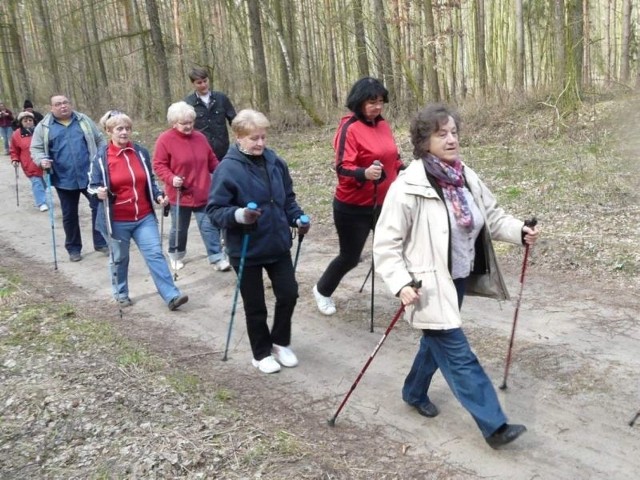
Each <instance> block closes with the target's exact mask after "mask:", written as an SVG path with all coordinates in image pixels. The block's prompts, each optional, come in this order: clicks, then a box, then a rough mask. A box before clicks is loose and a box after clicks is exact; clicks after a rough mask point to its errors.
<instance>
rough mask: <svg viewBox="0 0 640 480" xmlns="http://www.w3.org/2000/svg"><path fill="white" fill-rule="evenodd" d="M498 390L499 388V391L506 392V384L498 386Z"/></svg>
mask: <svg viewBox="0 0 640 480" xmlns="http://www.w3.org/2000/svg"><path fill="white" fill-rule="evenodd" d="M498 388H499V389H500V390H506V389H507V384H506V383H503V384H502V385H500V386H499V387H498Z"/></svg>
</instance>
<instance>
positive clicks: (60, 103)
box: [53, 100, 71, 107]
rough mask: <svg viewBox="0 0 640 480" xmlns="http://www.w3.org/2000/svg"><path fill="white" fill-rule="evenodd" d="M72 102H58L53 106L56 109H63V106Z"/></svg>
mask: <svg viewBox="0 0 640 480" xmlns="http://www.w3.org/2000/svg"><path fill="white" fill-rule="evenodd" d="M70 104H71V102H70V101H69V100H63V101H62V102H56V103H54V104H53V106H54V107H61V106H63V105H70Z"/></svg>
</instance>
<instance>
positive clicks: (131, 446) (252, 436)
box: [0, 100, 640, 480]
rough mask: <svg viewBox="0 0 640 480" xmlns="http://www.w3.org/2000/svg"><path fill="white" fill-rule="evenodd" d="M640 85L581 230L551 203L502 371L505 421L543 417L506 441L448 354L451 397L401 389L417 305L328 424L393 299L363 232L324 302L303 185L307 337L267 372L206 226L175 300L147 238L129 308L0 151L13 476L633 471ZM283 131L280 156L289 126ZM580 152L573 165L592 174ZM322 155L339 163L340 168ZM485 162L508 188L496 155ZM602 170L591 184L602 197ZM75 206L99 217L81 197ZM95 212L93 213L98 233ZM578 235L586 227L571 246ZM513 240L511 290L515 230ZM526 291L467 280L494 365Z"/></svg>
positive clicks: (512, 270)
mask: <svg viewBox="0 0 640 480" xmlns="http://www.w3.org/2000/svg"><path fill="white" fill-rule="evenodd" d="M637 104H638V103H637V100H634V102H628V101H626V102H621V105H622V106H616V108H615V110H614V112H619V113H613V114H611V113H610V114H609V115H608V116H607V119H608V120H607V122H608V123H607V124H606V128H608V129H609V128H610V129H614V130H622V128H620V129H617V128H616V127H621V126H622V125H621V124H622V121H623V120H624V121H625V122H626V123H625V125H626V129H625V132H624V137H622V136H620V137H617V138H619V140H618V141H613V142H608V143H607V145H614V148H616V154H615V155H613V156H607V158H608V159H609V160H607V164H606V171H607V172H611V171H612V170H613V171H614V172H615V174H616V178H617V179H618V180H616V182H617V183H616V185H617V187H619V189H620V191H619V192H618V194H617V195H615V196H612V197H607V201H606V202H603V203H599V202H595V203H594V205H593V206H591V205H590V204H589V203H588V202H586V203H584V204H583V203H582V201H581V199H580V198H578V197H577V196H576V198H575V199H574V200H575V201H574V204H572V205H569V207H570V209H572V216H571V218H575V219H576V221H578V222H579V223H580V224H582V225H583V227H584V230H583V231H578V232H576V231H573V232H569V227H568V226H567V225H573V224H571V223H570V220H571V219H570V218H569V215H566V214H565V212H564V210H562V208H563V207H564V205H557V206H555V207H553V208H550V209H549V211H545V215H544V218H543V220H544V221H543V222H541V224H542V225H543V228H546V230H545V234H546V238H545V239H544V241H541V242H540V245H538V246H536V248H534V249H533V251H532V258H531V265H530V266H529V268H528V270H527V277H526V284H525V288H524V294H523V298H522V303H521V306H520V315H519V319H518V330H517V334H516V341H515V347H514V357H513V363H512V366H511V370H510V373H509V381H508V385H509V387H508V389H507V390H505V391H502V390H498V395H499V398H500V400H501V403H502V405H503V407H504V409H505V412H506V413H507V415H508V417H509V419H510V421H512V422H515V423H524V424H525V425H526V426H527V428H528V431H527V432H526V433H525V434H524V435H523V436H522V437H521V438H520V439H518V440H517V441H516V442H514V443H513V444H511V445H509V446H507V447H505V448H503V449H501V450H497V451H496V450H492V449H491V448H489V447H488V445H487V444H486V443H485V442H484V440H483V438H482V436H481V434H480V432H479V430H478V429H477V427H476V426H475V424H474V422H473V420H472V419H471V418H470V417H469V415H468V414H467V413H466V412H465V411H464V410H463V409H462V407H461V406H460V404H459V403H458V402H457V401H456V400H455V398H454V397H453V395H452V394H451V391H450V390H449V388H448V386H447V385H446V384H445V382H444V380H443V379H442V377H441V376H439V375H437V376H436V378H435V379H434V384H433V386H432V389H431V391H430V396H431V399H432V400H433V401H434V403H436V404H437V405H438V406H439V408H440V410H441V413H440V415H439V416H438V417H436V418H434V419H427V418H424V417H421V416H419V415H418V414H417V413H416V412H415V411H414V410H413V409H411V408H410V407H408V406H406V405H405V404H404V403H403V402H402V399H401V397H400V389H401V387H402V382H403V380H404V376H405V375H406V372H407V371H408V369H409V366H410V364H411V361H412V359H413V356H414V354H415V350H416V347H417V341H418V334H417V333H416V332H415V331H413V330H412V329H411V328H410V327H409V326H408V325H407V324H406V323H404V322H403V321H400V322H398V324H397V326H396V328H395V329H394V330H393V331H392V332H391V334H390V335H389V336H388V338H387V339H386V342H385V344H384V345H383V346H382V348H381V349H380V350H379V351H378V353H377V356H376V357H375V360H374V361H373V362H372V363H371V366H370V367H369V369H368V371H367V373H366V374H365V375H364V376H363V377H362V380H361V381H360V383H359V385H358V386H357V388H356V389H355V390H354V391H353V393H352V395H351V398H350V400H349V403H347V404H346V406H345V408H344V410H342V412H341V413H340V416H339V417H338V418H337V421H336V425H335V427H334V428H331V427H329V426H328V425H327V419H328V418H330V417H332V416H333V414H334V413H335V411H336V409H337V407H338V405H339V404H340V402H341V401H342V399H343V398H344V396H345V394H346V393H347V392H348V391H349V388H350V386H351V385H352V383H353V382H354V380H355V379H356V377H357V376H358V373H359V372H360V371H361V368H362V367H363V365H364V364H365V362H366V361H367V359H368V358H369V356H370V354H371V353H372V351H373V349H374V348H375V346H376V344H377V343H378V341H379V340H380V337H381V335H382V334H383V333H384V331H385V329H386V327H387V325H388V324H389V322H390V321H391V319H392V317H393V314H394V313H395V311H396V310H397V308H398V306H399V305H398V303H397V300H396V299H395V298H394V297H392V296H391V295H390V294H389V293H388V292H387V291H386V288H385V286H384V285H383V283H382V281H381V280H379V281H377V282H376V284H375V299H376V310H375V312H376V315H375V332H374V333H370V332H369V305H370V304H369V302H370V288H371V283H368V284H367V285H366V286H365V288H364V291H363V293H358V289H359V288H360V286H361V285H362V282H363V280H364V278H365V276H366V274H367V271H368V268H369V261H368V260H367V259H368V258H370V257H369V256H370V247H367V250H366V251H365V252H364V254H363V258H364V259H365V261H363V262H362V263H361V264H360V265H359V266H358V267H357V268H356V269H355V270H354V271H352V272H351V273H349V274H348V275H347V277H346V278H345V280H344V282H343V283H342V284H341V286H340V288H339V289H338V290H337V291H336V294H335V299H336V303H337V308H338V313H337V314H336V315H335V316H333V317H324V316H322V315H321V314H320V313H319V312H318V311H317V309H316V307H315V303H314V301H313V297H312V294H311V288H312V287H313V285H314V283H315V281H316V280H317V278H318V276H319V275H320V273H321V271H322V270H323V268H324V267H325V266H326V264H327V263H328V261H329V260H330V259H331V258H332V257H333V255H334V254H335V248H336V245H337V239H336V236H335V232H334V230H333V227H332V225H331V222H330V219H329V217H328V215H327V213H326V212H327V211H328V210H327V209H326V205H325V209H324V210H323V212H324V213H323V214H318V215H315V214H314V211H313V209H310V208H309V207H308V205H309V204H313V202H312V201H311V198H310V197H308V196H307V197H306V198H304V199H303V200H306V202H301V203H302V204H303V206H304V207H305V208H306V209H307V211H308V212H309V213H311V215H312V218H314V220H315V222H314V225H313V227H312V230H311V232H310V234H309V235H308V236H307V237H306V238H305V240H304V242H303V243H302V246H301V255H300V263H299V270H298V281H299V284H300V299H299V303H298V306H297V308H296V312H295V315H294V330H293V342H292V346H293V348H294V350H295V351H296V353H297V354H298V357H299V360H300V365H299V366H298V367H297V368H293V369H283V371H281V372H280V373H278V374H275V375H264V374H260V373H258V372H257V371H256V370H255V369H254V368H253V367H252V366H251V363H250V361H251V353H250V348H249V344H248V339H247V335H246V330H245V326H244V311H243V308H242V303H241V302H240V303H239V305H238V311H237V312H236V318H235V323H234V327H233V334H232V339H231V344H230V350H229V359H228V361H226V362H223V361H222V360H221V358H222V353H223V349H224V345H225V340H226V335H227V329H228V323H229V317H230V311H231V300H232V298H233V292H234V289H235V275H234V274H233V273H220V272H214V271H213V270H212V269H211V268H210V267H209V266H208V264H207V260H206V255H205V253H204V249H203V247H202V245H201V242H200V241H199V235H198V232H197V230H196V229H195V226H192V228H191V230H190V242H189V253H188V257H187V261H186V265H185V268H184V269H183V270H180V271H179V277H178V280H177V283H178V285H179V287H180V288H181V289H182V290H183V291H184V292H185V293H187V294H189V297H190V301H189V303H187V304H186V305H185V306H184V307H182V308H181V309H180V310H179V311H176V312H169V311H168V310H167V308H166V306H165V305H164V304H163V303H162V301H161V299H160V297H159V296H158V295H157V294H156V292H155V288H154V286H153V284H152V282H151V280H150V278H149V276H148V274H147V271H146V268H145V266H144V264H143V262H142V260H141V258H140V256H139V254H138V253H137V252H136V251H135V249H133V251H132V262H131V266H130V284H131V289H132V292H131V293H132V299H133V301H134V306H133V307H130V308H127V309H125V310H124V312H123V315H122V317H120V315H119V311H118V308H117V306H116V305H115V304H113V303H111V302H110V301H109V297H110V280H109V275H108V273H107V258H106V256H104V255H103V254H100V253H97V252H93V251H92V249H91V248H86V249H85V252H84V254H85V256H84V259H83V260H82V261H81V262H79V263H70V262H69V261H68V258H67V255H66V254H65V252H64V248H63V247H62V245H63V239H64V237H63V234H62V228H61V218H60V211H59V208H56V211H55V216H56V229H55V236H56V241H57V245H58V249H57V254H58V269H57V270H54V268H53V262H52V248H51V242H50V240H51V227H50V223H49V216H48V215H47V213H41V212H38V211H37V210H36V209H35V208H34V207H32V205H31V193H30V190H29V183H28V181H27V180H26V179H25V178H24V177H23V176H20V180H19V189H20V190H19V196H20V206H19V207H16V204H15V183H14V178H15V177H14V171H13V169H12V167H11V166H10V164H9V162H8V161H7V160H8V158H7V157H0V192H1V193H2V195H3V197H2V198H3V199H4V202H3V204H4V205H5V206H4V207H3V208H2V209H1V211H0V259H1V262H0V386H1V388H0V478H11V479H33V478H65V479H68V478H78V479H80V478H82V479H111V478H114V479H115V478H118V479H119V478H158V479H160V478H162V479H169V478H194V479H195V478H207V479H209V478H217V479H245V478H246V479H248V478H265V479H303V478H307V479H417V478H425V479H474V478H497V479H523V480H524V479H534V478H538V479H550V478H554V479H575V478H580V479H601V478H609V479H616V480H618V479H621V480H625V479H635V478H637V473H638V471H640V457H639V456H638V455H637V452H638V451H640V425H636V426H635V427H630V426H629V425H628V422H629V420H630V419H631V417H632V416H633V415H634V414H635V413H636V412H637V411H638V409H640V356H639V355H638V348H639V345H640V322H639V321H638V315H639V312H640V297H639V295H638V275H637V273H638V265H639V264H640V262H639V258H638V256H637V253H636V256H635V257H633V252H634V251H635V252H637V249H638V242H637V238H638V236H637V235H638V224H639V222H638V220H639V219H638V198H637V186H638V178H639V174H640V162H639V160H638V154H639V153H640V137H639V136H638V132H637V131H630V128H633V129H636V126H637V125H639V124H640V114H639V113H638V112H640V109H638V108H637ZM603 128H604V127H603ZM273 136H274V137H275V136H276V135H275V134H273ZM320 137H321V138H322V139H323V141H324V142H328V141H329V136H328V135H324V137H323V136H322V135H320ZM540 144H542V141H541V142H540ZM545 148H546V149H548V148H549V147H548V145H547V147H545ZM276 150H277V151H279V152H280V153H281V154H283V156H284V157H285V158H287V155H285V154H284V152H283V147H280V148H276ZM558 155H562V152H560V153H559V154H558ZM292 156H293V154H292ZM611 158H613V159H611ZM616 159H617V160H616ZM323 161H324V162H325V163H328V162H330V158H325V160H323ZM611 162H613V163H611ZM601 168H602V169H603V172H602V173H603V175H604V173H605V172H604V168H605V165H602V166H601ZM294 169H295V162H292V170H294ZM476 170H480V172H481V173H482V172H483V170H482V169H478V168H477V167H476ZM294 173H295V172H294ZM583 173H584V172H577V173H576V174H575V175H576V177H577V178H578V180H576V181H577V182H579V181H581V180H583V179H584V178H585V176H584V174H583ZM326 175H327V178H328V179H327V180H326V183H328V184H330V183H331V179H330V178H329V176H330V175H331V174H330V173H329V172H328V169H327V173H326ZM485 177H487V178H488V180H487V181H488V183H489V184H490V186H491V187H492V188H495V189H496V190H497V191H499V192H502V190H501V180H500V179H501V178H502V177H501V176H500V175H498V174H495V173H494V172H493V171H490V174H489V173H487V175H485ZM323 181H324V180H323ZM553 182H554V183H558V182H560V180H559V179H558V178H556V177H554V178H553ZM606 185H607V190H608V194H611V189H610V188H608V186H609V183H607V184H606ZM600 186H601V185H600V184H595V185H589V184H585V185H582V186H581V187H584V188H585V190H586V191H585V192H584V195H585V196H589V195H592V196H593V197H594V198H599V197H598V195H600V194H599V193H598V192H597V191H596V190H594V189H598V188H599V187H600ZM541 188H542V187H541ZM536 194H537V195H539V200H538V203H537V204H536V200H535V197H534V200H529V201H527V202H525V203H528V205H521V204H519V205H515V204H510V207H513V208H510V210H512V209H513V210H515V211H517V212H518V213H520V214H522V215H525V214H527V213H528V212H529V211H530V210H531V209H535V210H538V209H542V208H546V204H547V202H546V200H545V199H546V198H548V195H554V194H555V193H554V191H553V186H549V185H547V187H545V189H542V190H541V191H539V192H537V193H536ZM306 195H307V193H305V194H304V196H306ZM302 196H303V195H301V197H302ZM506 198H507V197H506V196H505V199H506ZM326 200H327V201H330V197H329V199H326ZM507 203H509V202H507ZM57 206H58V205H57V204H56V207H57ZM554 208H555V209H556V210H554ZM554 211H556V213H555V214H554ZM82 212H83V218H85V219H86V218H88V208H87V206H86V202H84V203H83V208H82ZM561 217H562V218H561ZM560 218H561V219H560ZM545 222H546V223H545ZM545 225H546V226H545ZM560 226H562V230H563V232H560ZM87 227H88V222H84V225H83V238H84V239H85V241H86V240H89V239H90V235H89V231H88V229H87ZM166 229H167V226H166V225H165V245H166V231H167V230H166ZM599 235H600V236H602V237H607V240H606V241H607V242H608V243H607V245H610V244H611V243H613V242H618V243H619V244H620V245H619V246H618V248H619V252H618V254H612V257H611V258H615V259H617V260H615V262H617V263H615V264H614V265H613V266H612V264H611V263H608V260H606V259H605V260H602V259H601V255H600V249H599V246H600V245H601V243H598V242H604V241H605V240H603V239H602V238H596V237H598V236H599ZM568 239H569V240H568ZM585 239H587V240H588V241H589V242H592V243H593V246H591V247H590V246H589V245H587V246H585V245H584V242H585V241H586V240H585ZM89 241H90V240H89ZM296 242H297V240H296V241H294V246H296V245H297V243H296ZM568 243H570V244H572V245H579V246H581V247H583V248H582V249H581V250H579V251H576V253H575V255H574V254H573V253H571V252H572V251H571V249H570V248H569V247H568V245H567V244H568ZM89 247H90V246H89ZM576 248H577V247H576ZM589 248H593V250H589ZM612 248H613V247H612ZM603 250H604V249H603ZM606 250H607V252H609V249H608V248H607V249H606ZM590 251H592V252H593V255H592V257H593V258H591V259H590V258H589V257H590V254H589V252H590ZM559 252H560V253H559ZM585 252H586V253H585ZM629 252H632V253H629ZM499 253H500V256H501V260H502V264H503V269H504V272H505V274H506V280H507V283H508V286H509V288H510V290H511V292H512V294H513V296H514V297H515V295H516V294H517V292H518V290H519V283H518V282H519V273H520V268H521V262H522V251H521V250H518V249H507V250H499ZM630 255H631V256H630ZM577 258H579V259H580V261H579V262H578V261H576V259H577ZM621 259H622V260H621ZM590 260H591V261H590ZM600 260H602V261H600ZM599 262H600V263H599ZM607 265H608V267H607ZM268 296H269V298H270V299H272V294H271V292H270V290H268ZM272 303H273V302H272V301H271V302H270V303H269V305H272ZM514 306H515V298H514V300H512V301H511V302H504V303H498V302H495V301H492V300H488V299H479V298H473V297H469V298H466V299H465V305H464V308H463V319H464V322H465V325H464V328H465V331H466V332H467V335H468V336H469V338H470V341H471V345H472V346H473V348H474V350H475V351H476V353H477V354H478V356H479V358H480V361H481V363H482V364H483V365H484V367H485V369H486V370H487V373H488V374H489V376H490V377H491V378H492V379H493V381H494V384H495V385H496V386H497V385H499V384H500V383H501V381H502V375H503V369H504V360H505V354H506V350H507V347H508V339H509V334H510V331H511V325H512V318H513V313H514Z"/></svg>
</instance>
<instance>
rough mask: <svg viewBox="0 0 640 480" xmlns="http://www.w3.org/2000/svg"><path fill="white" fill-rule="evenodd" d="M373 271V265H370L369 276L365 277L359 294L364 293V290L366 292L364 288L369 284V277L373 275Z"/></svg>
mask: <svg viewBox="0 0 640 480" xmlns="http://www.w3.org/2000/svg"><path fill="white" fill-rule="evenodd" d="M372 270H373V265H370V266H369V271H368V272H367V276H366V277H364V281H363V282H362V285H361V286H360V290H358V293H362V290H364V286H365V285H366V284H367V280H369V275H371V271H372Z"/></svg>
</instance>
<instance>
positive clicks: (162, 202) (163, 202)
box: [156, 195, 169, 207]
mask: <svg viewBox="0 0 640 480" xmlns="http://www.w3.org/2000/svg"><path fill="white" fill-rule="evenodd" d="M156 201H157V202H158V203H159V204H160V205H162V206H163V207H166V206H167V205H169V197H167V196H166V195H164V196H163V195H158V198H156Z"/></svg>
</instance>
